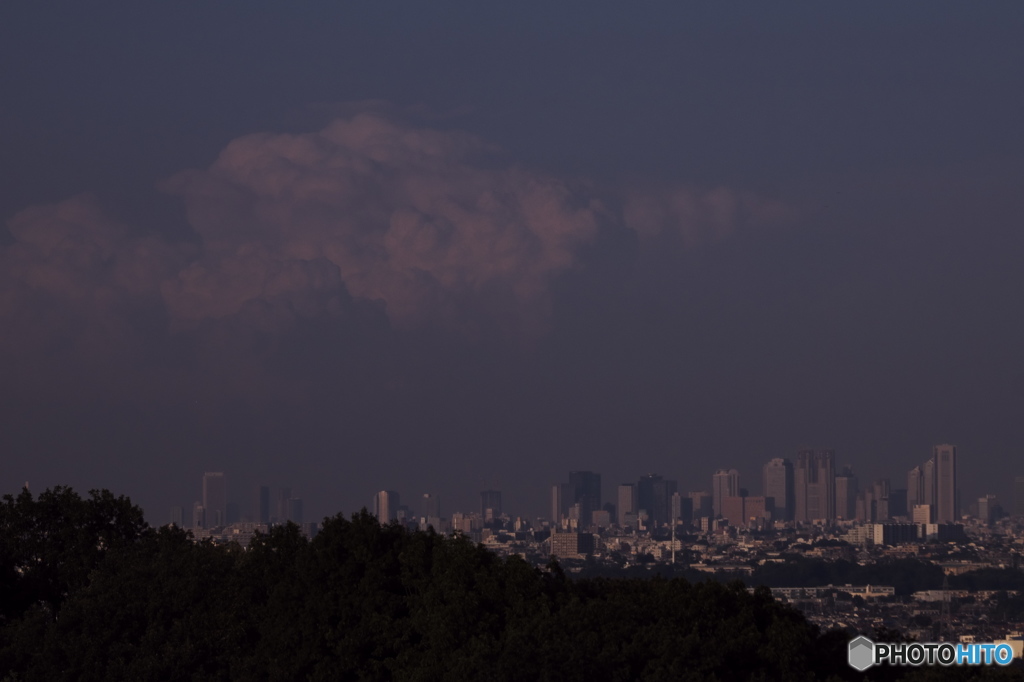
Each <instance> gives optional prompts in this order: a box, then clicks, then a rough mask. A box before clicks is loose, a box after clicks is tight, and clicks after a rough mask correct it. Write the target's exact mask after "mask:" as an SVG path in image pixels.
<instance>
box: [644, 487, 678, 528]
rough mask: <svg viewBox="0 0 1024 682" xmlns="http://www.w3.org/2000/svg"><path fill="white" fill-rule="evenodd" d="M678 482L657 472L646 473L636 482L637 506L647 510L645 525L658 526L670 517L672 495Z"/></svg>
mask: <svg viewBox="0 0 1024 682" xmlns="http://www.w3.org/2000/svg"><path fill="white" fill-rule="evenodd" d="M678 490H679V484H678V483H677V482H676V481H670V480H666V479H664V478H662V477H661V476H659V475H658V474H647V475H646V476H644V477H642V478H641V479H640V481H639V482H638V483H637V506H638V507H639V508H640V509H642V510H644V511H645V512H647V527H648V528H658V527H659V526H662V525H664V524H666V523H668V522H669V521H670V520H671V519H672V518H673V515H672V495H673V494H675V493H676V492H678Z"/></svg>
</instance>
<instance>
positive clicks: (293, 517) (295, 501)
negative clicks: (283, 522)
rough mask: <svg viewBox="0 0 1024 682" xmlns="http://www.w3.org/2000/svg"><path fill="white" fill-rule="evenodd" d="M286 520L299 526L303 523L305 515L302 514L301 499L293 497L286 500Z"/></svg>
mask: <svg viewBox="0 0 1024 682" xmlns="http://www.w3.org/2000/svg"><path fill="white" fill-rule="evenodd" d="M288 520H289V521H291V522H292V523H297V524H299V525H300V526H301V525H302V524H303V523H304V521H305V514H304V513H303V506H302V498H299V497H293V498H291V499H290V500H288Z"/></svg>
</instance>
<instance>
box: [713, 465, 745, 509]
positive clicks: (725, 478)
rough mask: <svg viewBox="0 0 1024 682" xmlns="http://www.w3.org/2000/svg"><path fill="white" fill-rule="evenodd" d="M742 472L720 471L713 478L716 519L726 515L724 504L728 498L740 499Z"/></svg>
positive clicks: (734, 470) (732, 470) (733, 470)
mask: <svg viewBox="0 0 1024 682" xmlns="http://www.w3.org/2000/svg"><path fill="white" fill-rule="evenodd" d="M739 494H740V472H739V471H737V470H736V469H719V470H718V471H716V472H715V473H714V474H713V475H712V476H711V505H712V513H713V514H714V516H715V518H718V517H719V516H722V514H723V513H724V512H723V511H722V510H723V508H724V507H723V506H722V505H723V503H724V501H725V498H727V497H739Z"/></svg>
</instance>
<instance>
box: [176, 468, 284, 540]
mask: <svg viewBox="0 0 1024 682" xmlns="http://www.w3.org/2000/svg"><path fill="white" fill-rule="evenodd" d="M185 521H186V519H185V518H184V510H183V509H182V508H181V507H172V508H171V523H173V524H175V525H177V526H179V527H184V526H185V525H186V523H185ZM288 521H292V522H294V523H297V524H299V525H302V524H303V521H304V518H303V504H302V499H301V498H298V497H295V496H293V495H292V489H291V488H278V490H277V494H276V495H271V489H270V486H265V485H261V486H257V488H256V490H255V493H254V496H253V504H252V510H251V513H250V514H244V515H243V514H240V513H239V510H238V505H237V504H235V503H233V502H229V501H228V490H227V480H226V478H225V476H224V472H222V471H208V472H206V473H205V474H203V483H202V499H201V500H196V501H195V502H194V503H193V504H192V518H191V524H190V525H189V526H188V527H190V528H192V529H214V528H223V527H225V526H229V525H231V524H235V523H239V522H245V523H255V524H262V525H267V526H269V525H272V524H275V523H285V522H288Z"/></svg>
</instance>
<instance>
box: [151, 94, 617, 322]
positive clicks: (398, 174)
mask: <svg viewBox="0 0 1024 682" xmlns="http://www.w3.org/2000/svg"><path fill="white" fill-rule="evenodd" d="M489 151H490V150H489V148H488V147H487V145H486V144H484V143H483V142H482V141H480V140H478V139H477V138H475V137H473V136H470V135H466V134H462V133H451V132H439V131H434V130H422V129H415V128H409V127H404V126H400V125H397V124H395V123H393V122H390V121H388V120H386V119H384V118H381V117H378V116H374V115H369V114H362V115H357V116H355V117H353V118H351V119H347V120H338V121H335V122H334V123H332V124H331V125H329V126H327V127H326V128H325V129H323V130H322V131H320V132H317V133H310V134H302V135H284V134H276V135H272V134H261V135H251V136H248V137H244V138H241V139H238V140H235V141H234V142H232V143H231V144H230V145H228V147H227V148H226V149H225V150H224V151H223V152H222V153H221V155H220V157H219V158H218V159H217V161H216V162H215V163H214V164H213V165H212V166H211V167H210V168H209V169H206V170H201V171H187V172H184V173H181V174H179V175H178V176H176V177H175V178H173V179H172V180H170V181H169V182H168V183H167V188H168V189H169V190H170V191H173V192H176V193H179V194H181V195H182V197H183V198H184V200H185V202H186V205H187V207H188V215H189V220H190V222H191V224H192V226H193V228H194V229H195V230H196V231H197V232H198V233H199V234H200V235H201V237H202V238H203V241H204V245H205V250H204V256H203V258H202V259H200V260H199V261H198V262H196V263H195V264H193V265H192V266H190V268H189V269H188V270H187V271H184V272H182V273H181V274H180V275H179V276H178V277H177V278H176V279H174V280H173V281H169V282H167V283H166V284H165V286H164V289H163V291H164V295H165V297H166V300H167V304H168V306H169V307H170V309H171V310H173V311H174V313H175V315H176V316H177V317H179V318H199V317H209V316H223V315H227V314H230V313H232V312H234V311H236V310H238V308H239V307H240V306H241V305H243V304H244V303H245V301H246V300H249V299H251V298H258V297H262V296H264V295H266V294H267V292H268V289H272V288H277V289H304V290H305V289H309V288H315V287H317V286H322V285H328V284H329V282H330V276H331V275H329V274H328V273H327V272H326V271H325V270H324V267H322V266H317V267H316V268H311V266H310V264H312V263H321V264H325V265H326V264H330V265H331V266H334V268H335V270H334V271H333V272H334V273H336V275H337V276H338V277H340V278H341V280H342V281H343V282H344V285H345V287H346V289H347V290H348V291H349V292H350V293H351V294H352V295H353V296H356V297H359V298H364V299H370V300H377V301H381V302H383V304H384V305H385V306H386V310H387V314H388V317H389V318H390V319H391V320H392V322H393V323H394V324H395V325H396V326H398V327H403V328H407V327H411V326H416V325H418V324H422V323H424V322H425V321H427V320H431V319H435V318H442V319H449V320H453V321H457V318H458V317H459V316H460V314H463V313H464V312H465V311H466V309H467V308H469V309H472V310H474V311H475V312H477V313H479V312H481V311H483V312H485V313H486V314H488V315H492V316H494V317H496V318H498V319H499V320H500V321H502V322H503V323H506V326H508V324H511V325H514V326H515V327H516V328H517V329H520V330H523V329H524V328H535V327H536V325H537V324H538V323H539V322H540V320H539V318H540V317H542V316H543V310H544V309H545V297H546V291H547V284H548V280H549V279H550V278H551V277H552V276H554V275H557V274H558V273H560V272H563V271H565V270H567V269H569V268H571V267H573V265H574V264H575V263H576V253H577V251H578V248H579V246H580V244H582V243H585V242H587V241H589V240H590V239H591V238H592V237H593V235H594V234H595V232H596V230H597V229H598V226H599V224H600V222H601V221H602V215H603V213H604V209H603V208H602V206H601V204H600V203H599V202H598V201H597V200H595V199H592V198H588V197H586V196H585V195H581V194H580V193H574V192H573V190H572V189H571V188H570V186H569V185H568V183H566V182H564V181H562V180H560V179H558V178H554V177H551V176H547V175H544V174H540V173H535V172H529V171H525V170H522V169H519V168H514V167H513V168H509V167H494V164H493V159H492V158H489V156H488V153H489ZM271 254H272V255H271ZM273 259H277V260H276V262H274V263H273V264H270V263H268V261H270V260H273ZM271 273H273V274H271Z"/></svg>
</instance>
